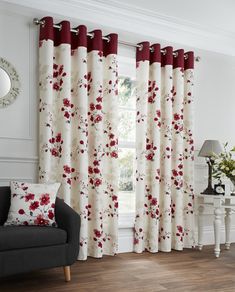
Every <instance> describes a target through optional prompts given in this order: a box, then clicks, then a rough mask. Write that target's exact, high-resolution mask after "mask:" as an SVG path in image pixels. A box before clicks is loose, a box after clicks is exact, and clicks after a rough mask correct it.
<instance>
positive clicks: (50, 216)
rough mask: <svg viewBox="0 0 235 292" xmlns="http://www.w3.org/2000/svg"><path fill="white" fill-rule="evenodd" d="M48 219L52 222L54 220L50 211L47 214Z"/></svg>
mask: <svg viewBox="0 0 235 292" xmlns="http://www.w3.org/2000/svg"><path fill="white" fill-rule="evenodd" d="M48 218H49V219H51V220H53V219H54V213H53V212H52V210H49V212H48Z"/></svg>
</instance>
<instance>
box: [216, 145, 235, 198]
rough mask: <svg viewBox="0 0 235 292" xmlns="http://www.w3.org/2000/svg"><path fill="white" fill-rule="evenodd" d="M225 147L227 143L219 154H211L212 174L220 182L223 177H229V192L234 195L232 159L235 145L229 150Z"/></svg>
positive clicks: (233, 166) (234, 172) (234, 182)
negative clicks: (230, 188)
mask: <svg viewBox="0 0 235 292" xmlns="http://www.w3.org/2000/svg"><path fill="white" fill-rule="evenodd" d="M227 148H228V143H225V145H224V151H223V152H221V153H220V154H214V155H213V157H214V164H213V173H212V175H213V177H214V178H216V179H218V180H219V181H220V182H221V180H222V179H223V178H225V177H227V178H229V179H230V180H231V182H232V184H233V189H232V192H231V194H232V195H235V159H233V156H234V154H235V147H233V148H232V149H231V150H228V149H227Z"/></svg>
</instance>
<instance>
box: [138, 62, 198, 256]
mask: <svg viewBox="0 0 235 292" xmlns="http://www.w3.org/2000/svg"><path fill="white" fill-rule="evenodd" d="M136 83H137V118H136V125H137V126H136V127H137V129H136V131H137V132H136V133H137V135H136V137H137V141H136V145H137V146H136V155H137V158H136V159H137V172H136V196H137V201H136V220H135V230H134V249H135V251H136V252H138V253H140V252H142V251H144V250H148V251H150V252H158V251H166V252H168V251H171V249H176V250H182V249H183V248H184V247H192V246H194V245H195V241H194V221H193V220H194V214H193V199H194V193H193V161H194V147H193V145H194V141H193V130H192V129H193V127H192V122H193V115H192V111H193V70H192V69H187V70H185V72H184V70H183V69H182V68H175V69H173V66H172V65H165V66H162V67H161V63H160V62H153V63H152V64H150V62H149V61H148V60H144V61H139V62H138V63H137V82H136Z"/></svg>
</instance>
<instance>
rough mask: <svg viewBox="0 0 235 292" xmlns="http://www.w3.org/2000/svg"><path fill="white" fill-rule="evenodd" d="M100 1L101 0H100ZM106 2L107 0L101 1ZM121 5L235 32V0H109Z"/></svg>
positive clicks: (210, 27)
mask: <svg viewBox="0 0 235 292" xmlns="http://www.w3.org/2000/svg"><path fill="white" fill-rule="evenodd" d="M98 1H99V0H98ZM100 2H103V3H104V2H105V1H102V0H101V1H100ZM106 3H107V4H108V3H116V4H119V5H120V6H121V5H123V6H124V7H125V6H127V5H128V6H129V5H131V6H133V7H134V8H135V9H138V8H141V9H143V10H146V12H150V13H152V14H153V13H156V14H162V15H163V16H165V17H172V18H177V19H179V20H180V21H188V22H191V23H194V24H196V25H201V26H205V27H208V29H214V28H219V29H220V30H225V31H227V32H235V1H234V0H194V1H193V0H109V1H106Z"/></svg>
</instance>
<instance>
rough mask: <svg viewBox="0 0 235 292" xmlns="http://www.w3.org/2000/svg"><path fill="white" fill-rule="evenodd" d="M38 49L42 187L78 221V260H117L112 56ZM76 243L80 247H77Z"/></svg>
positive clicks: (44, 45)
mask: <svg viewBox="0 0 235 292" xmlns="http://www.w3.org/2000/svg"><path fill="white" fill-rule="evenodd" d="M53 45H54V44H53V41H51V40H44V41H42V42H41V46H40V49H39V53H40V62H39V63H40V73H39V76H40V81H39V90H40V91H39V94H40V105H39V111H40V146H39V153H40V165H39V179H40V181H41V182H49V181H60V182H61V189H60V190H61V191H60V196H61V197H62V198H63V199H64V200H65V202H66V203H67V204H69V205H70V206H71V207H72V208H73V209H74V210H76V211H77V212H78V213H79V214H80V216H81V230H80V252H79V259H81V260H84V259H86V258H87V256H93V257H102V255H103V254H108V255H114V254H116V253H117V242H118V239H117V234H118V202H117V198H118V181H117V177H118V175H117V169H118V164H117V157H118V139H117V122H118V113H117V108H118V95H117V94H118V92H117V88H118V87H117V82H118V81H117V80H118V73H117V56H116V55H115V54H109V55H107V56H103V53H102V52H100V51H97V50H93V51H90V52H87V48H86V47H78V48H77V49H75V50H72V51H71V46H70V44H60V45H59V46H56V47H54V46H53ZM78 244H79V243H78Z"/></svg>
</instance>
